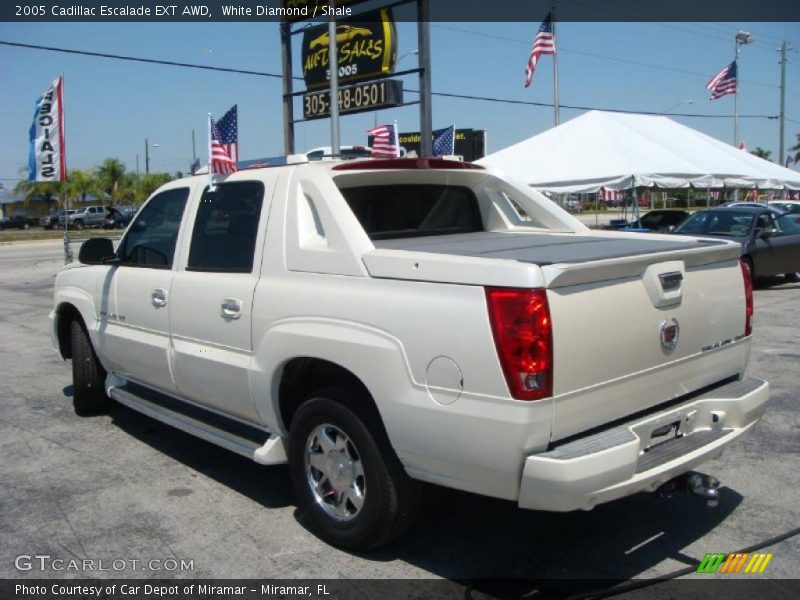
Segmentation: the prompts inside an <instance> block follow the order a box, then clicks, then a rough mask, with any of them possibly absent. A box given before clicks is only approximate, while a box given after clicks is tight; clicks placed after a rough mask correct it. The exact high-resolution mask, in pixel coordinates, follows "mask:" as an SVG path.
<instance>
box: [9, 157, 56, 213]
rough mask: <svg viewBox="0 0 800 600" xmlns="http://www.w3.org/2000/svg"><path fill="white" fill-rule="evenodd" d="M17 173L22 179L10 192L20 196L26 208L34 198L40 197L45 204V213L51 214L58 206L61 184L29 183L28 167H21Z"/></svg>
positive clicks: (53, 182)
mask: <svg viewBox="0 0 800 600" xmlns="http://www.w3.org/2000/svg"><path fill="white" fill-rule="evenodd" d="M19 172H20V175H22V176H23V177H22V178H21V179H20V180H19V181H18V182H17V185H15V186H14V189H13V190H12V192H13V193H14V194H17V195H19V196H22V203H23V204H24V205H25V206H28V204H29V203H30V201H31V200H33V199H34V198H36V197H42V198H44V200H45V202H47V211H48V212H52V211H53V208H54V207H55V206H58V204H59V202H60V201H61V182H60V181H30V180H29V179H28V167H22V168H21V169H20V170H19Z"/></svg>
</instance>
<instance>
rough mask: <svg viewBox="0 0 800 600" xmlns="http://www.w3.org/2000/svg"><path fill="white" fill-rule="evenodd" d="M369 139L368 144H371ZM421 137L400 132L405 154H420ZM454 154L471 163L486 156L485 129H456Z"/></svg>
mask: <svg viewBox="0 0 800 600" xmlns="http://www.w3.org/2000/svg"><path fill="white" fill-rule="evenodd" d="M371 139H372V138H371V137H370V140H369V142H368V143H371ZM421 141H422V137H421V136H420V133H419V131H413V132H407V133H403V132H402V131H401V132H400V145H401V146H402V147H403V148H405V149H406V152H415V153H416V154H417V155H419V154H420V152H421V150H420V142H421ZM455 154H456V155H458V156H463V157H464V160H466V161H469V162H472V161H473V160H478V159H479V158H483V157H484V156H486V130H485V129H456V139H455Z"/></svg>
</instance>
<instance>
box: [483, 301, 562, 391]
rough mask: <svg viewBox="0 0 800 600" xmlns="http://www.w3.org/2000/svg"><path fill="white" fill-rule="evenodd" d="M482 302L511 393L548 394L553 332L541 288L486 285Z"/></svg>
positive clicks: (551, 368) (551, 387) (551, 386)
mask: <svg viewBox="0 0 800 600" xmlns="http://www.w3.org/2000/svg"><path fill="white" fill-rule="evenodd" d="M486 302H487V304H488V307H489V321H490V322H491V324H492V334H493V335H494V344H495V346H496V348H497V355H498V358H499V359H500V365H501V366H502V367H503V374H504V375H505V377H506V382H507V383H508V389H509V391H510V392H511V396H512V397H514V398H517V399H518V400H537V399H539V398H545V397H547V396H552V395H553V332H552V326H551V323H550V308H549V307H548V305H547V294H546V293H545V290H541V289H535V290H530V289H516V288H486Z"/></svg>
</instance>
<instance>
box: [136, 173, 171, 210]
mask: <svg viewBox="0 0 800 600" xmlns="http://www.w3.org/2000/svg"><path fill="white" fill-rule="evenodd" d="M168 181H172V177H171V176H170V175H169V173H147V174H145V175H142V176H141V177H140V178H139V179H138V180H137V181H136V186H135V188H134V189H135V193H134V196H133V201H134V202H135V203H136V204H141V203H142V202H144V201H145V200H147V198H149V197H150V194H152V193H153V192H154V191H156V189H158V188H159V187H161V186H162V185H164V184H165V183H167V182H168Z"/></svg>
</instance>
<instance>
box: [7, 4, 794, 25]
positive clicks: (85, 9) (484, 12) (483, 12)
mask: <svg viewBox="0 0 800 600" xmlns="http://www.w3.org/2000/svg"><path fill="white" fill-rule="evenodd" d="M161 2H162V3H156V2H151V1H149V0H130V1H129V2H115V1H108V2H102V1H101V2H97V1H94V0H83V1H81V0H64V1H58V0H38V1H35V0H34V1H33V2H24V1H23V2H20V1H15V2H2V3H0V21H8V22H13V21H20V22H23V21H25V22H92V21H93V22H137V21H138V22H149V21H152V22H159V21H171V22H187V23H188V22H209V21H211V22H224V21H230V22H252V21H272V22H279V21H283V20H290V21H293V22H295V23H296V25H295V26H300V25H302V23H303V22H304V21H307V20H316V21H319V20H322V19H326V18H327V15H326V14H325V11H326V10H327V7H328V0H308V1H304V2H301V3H298V4H297V5H294V6H292V5H293V4H294V3H291V2H290V3H288V4H287V3H285V2H284V0H257V1H253V0H239V1H237V2H213V3H212V2H208V3H206V4H200V3H176V4H169V3H168V0H161ZM429 2H430V19H431V21H461V22H470V21H472V22H490V21H492V22H503V21H507V22H519V21H524V22H538V21H541V20H542V19H543V18H544V16H545V15H546V14H547V12H548V11H549V9H550V3H549V2H544V1H541V0H500V1H498V0H493V1H490V0H429ZM387 4H390V2H387V1H378V0H367V1H365V2H348V3H345V4H344V5H343V6H342V7H341V8H340V9H339V10H341V11H344V12H343V13H340V14H338V15H337V18H344V17H347V16H353V15H357V14H358V13H360V12H362V11H364V10H373V9H375V8H377V7H380V6H385V5H387ZM287 10H301V11H305V13H304V14H294V13H292V14H287V13H286V11H287ZM395 20H397V21H414V20H416V10H415V7H414V3H413V2H411V3H409V4H407V5H405V6H403V7H399V8H398V9H396V13H395ZM556 20H557V21H594V22H626V21H627V22H647V21H652V22H667V21H710V22H719V21H725V22H747V21H772V22H783V21H786V22H794V21H800V2H797V1H791V0H760V1H759V2H753V1H752V0H700V1H698V0H670V1H669V2H664V1H663V0H605V1H602V2H601V1H592V0H558V1H557V2H556ZM298 21H299V23H297V22H298Z"/></svg>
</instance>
